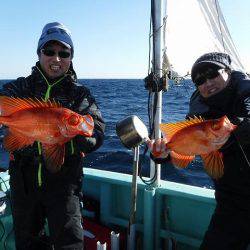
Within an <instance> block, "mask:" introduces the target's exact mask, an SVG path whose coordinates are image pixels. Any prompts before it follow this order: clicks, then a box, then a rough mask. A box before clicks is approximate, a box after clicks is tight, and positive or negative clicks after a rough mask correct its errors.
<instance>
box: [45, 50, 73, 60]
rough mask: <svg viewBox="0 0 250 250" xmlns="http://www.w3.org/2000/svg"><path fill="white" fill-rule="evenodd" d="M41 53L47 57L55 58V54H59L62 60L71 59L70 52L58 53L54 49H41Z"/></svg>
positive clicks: (62, 51)
mask: <svg viewBox="0 0 250 250" xmlns="http://www.w3.org/2000/svg"><path fill="white" fill-rule="evenodd" d="M41 52H42V53H43V54H44V55H45V56H54V55H55V54H58V56H59V57H61V58H69V57H70V56H71V53H70V52H69V51H65V50H61V51H58V53H56V51H54V50H53V49H41Z"/></svg>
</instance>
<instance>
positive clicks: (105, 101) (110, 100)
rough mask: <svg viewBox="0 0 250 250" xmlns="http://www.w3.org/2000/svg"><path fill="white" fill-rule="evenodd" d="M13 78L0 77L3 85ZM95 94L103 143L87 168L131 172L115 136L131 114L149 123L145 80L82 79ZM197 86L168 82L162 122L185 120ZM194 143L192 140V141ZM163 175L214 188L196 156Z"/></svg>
mask: <svg viewBox="0 0 250 250" xmlns="http://www.w3.org/2000/svg"><path fill="white" fill-rule="evenodd" d="M8 81H10V80H0V87H1V86H2V85H3V84H4V83H6V82H8ZM80 82H81V83H82V84H84V85H85V86H87V87H88V88H89V89H90V91H91V92H92V94H93V95H94V96H95V98H96V101H97V104H98V106H99V108H100V110H101V112H102V115H103V118H104V120H105V122H106V132H105V140H104V144H103V146H102V147H101V148H99V149H98V150H97V151H95V152H92V153H91V154H89V155H88V156H86V159H85V163H84V167H85V168H96V169H103V170H109V171H114V172H122V173H129V174H131V173H132V163H133V152H132V151H131V150H129V149H127V148H125V147H124V146H123V145H122V144H121V142H120V140H119V138H118V136H117V135H116V123H117V122H119V121H121V120H123V119H125V118H126V117H128V116H131V115H137V116H138V117H139V118H140V119H141V120H142V121H143V122H144V123H145V124H146V125H147V126H148V108H147V107H148V91H147V90H146V89H145V87H144V81H143V80H138V79H115V80H114V79H81V80H80ZM193 91H194V86H193V84H192V83H191V82H189V81H183V82H182V83H180V84H176V83H173V82H170V83H169V89H168V91H166V92H164V93H163V108H162V120H163V122H174V121H180V120H183V119H185V115H186V113H187V111H188V102H189V97H190V95H191V94H192V92H193ZM0 138H1V140H0V153H1V157H0V167H4V168H8V153H7V152H6V151H5V150H4V149H3V146H2V138H3V134H2V132H1V131H0ZM190 143H192V142H190ZM143 151H144V148H143V146H141V147H140V153H141V156H140V160H141V162H142V163H141V169H142V174H143V175H144V176H148V175H149V154H148V153H147V154H146V156H145V157H143ZM161 178H162V179H164V180H169V181H173V182H178V183H184V184H190V185H194V186H199V187H205V188H213V183H212V180H211V179H210V178H209V177H208V175H207V174H206V173H205V172H204V169H203V166H202V163H201V160H200V159H199V158H197V159H196V160H195V161H194V162H192V163H191V164H190V165H189V166H188V167H187V168H185V169H178V168H176V167H174V166H172V165H171V164H163V165H162V167H161Z"/></svg>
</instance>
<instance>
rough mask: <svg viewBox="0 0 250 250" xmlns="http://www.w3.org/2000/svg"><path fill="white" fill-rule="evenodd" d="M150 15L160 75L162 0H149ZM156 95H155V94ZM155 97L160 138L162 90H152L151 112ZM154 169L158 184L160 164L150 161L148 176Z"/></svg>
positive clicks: (155, 66)
mask: <svg viewBox="0 0 250 250" xmlns="http://www.w3.org/2000/svg"><path fill="white" fill-rule="evenodd" d="M151 5H152V7H151V11H152V12H151V15H152V26H153V73H154V74H156V75H157V76H158V77H160V78H161V77H162V53H163V52H162V28H161V27H162V24H163V18H162V0H151ZM156 95H157V96H156ZM155 98H157V103H156V107H155V108H156V115H155V119H154V128H153V129H154V139H158V138H161V132H160V128H159V124H160V123H161V119H162V91H159V92H154V93H153V95H152V102H151V112H153V110H154V105H155V104H154V99H155ZM151 117H153V116H151ZM155 170H156V174H157V176H156V181H155V183H154V185H155V186H158V185H159V182H160V179H161V165H160V164H155V163H154V162H153V161H152V160H151V162H150V177H151V178H152V177H153V175H154V173H155Z"/></svg>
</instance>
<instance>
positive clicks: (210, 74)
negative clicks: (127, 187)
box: [148, 52, 250, 250]
mask: <svg viewBox="0 0 250 250" xmlns="http://www.w3.org/2000/svg"><path fill="white" fill-rule="evenodd" d="M191 77H192V81H193V82H194V84H195V86H196V90H195V92H194V93H193V95H192V96H191V99H190V105H189V113H188V115H187V117H193V116H201V117H203V118H205V119H216V118H220V117H222V116H224V115H227V117H228V118H229V119H230V121H231V122H232V123H233V124H235V125H237V128H236V130H235V131H234V132H233V133H232V134H231V136H230V137H229V139H228V141H227V142H226V143H225V145H224V146H223V147H222V148H221V149H220V151H221V152H222V154H223V162H224V174H223V176H222V177H221V178H219V179H214V180H213V181H214V188H215V199H216V208H215V211H214V214H213V216H212V219H211V222H210V225H209V227H208V230H207V232H206V234H205V236H204V239H203V242H202V244H201V246H200V249H201V250H217V249H218V250H243V249H244V250H245V249H246V248H247V246H248V244H249V243H250V233H249V232H250V163H249V162H250V79H249V78H248V76H247V75H246V74H244V73H242V72H240V71H235V70H232V67H231V58H230V56H229V55H227V54H225V53H218V52H213V53H207V54H204V55H202V56H201V57H199V58H198V59H197V60H196V62H195V63H194V65H193V67H192V71H191ZM164 140H165V139H159V140H158V141H157V142H154V141H149V142H148V145H149V148H150V149H151V150H152V148H153V147H154V145H156V151H158V152H159V153H162V154H161V155H159V156H158V157H157V158H154V159H155V161H158V162H162V161H164V159H165V160H166V159H169V156H168V149H166V141H164Z"/></svg>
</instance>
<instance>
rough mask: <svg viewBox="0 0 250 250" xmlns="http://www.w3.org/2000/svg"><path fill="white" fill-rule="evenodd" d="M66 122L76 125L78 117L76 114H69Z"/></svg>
mask: <svg viewBox="0 0 250 250" xmlns="http://www.w3.org/2000/svg"><path fill="white" fill-rule="evenodd" d="M68 123H69V125H72V126H74V125H77V124H78V123H79V117H78V116H77V115H71V116H70V117H69V118H68Z"/></svg>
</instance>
